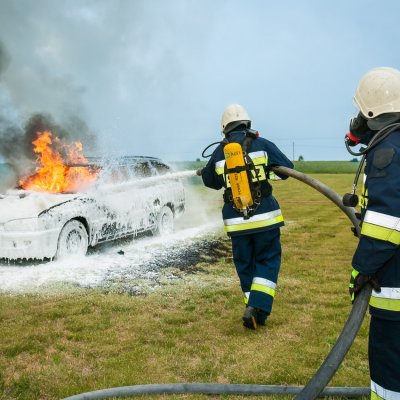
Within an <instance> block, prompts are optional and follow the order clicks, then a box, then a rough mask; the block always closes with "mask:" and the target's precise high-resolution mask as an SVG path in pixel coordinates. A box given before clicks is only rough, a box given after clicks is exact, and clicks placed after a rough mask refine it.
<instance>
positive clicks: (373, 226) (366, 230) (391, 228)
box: [361, 210, 400, 244]
mask: <svg viewBox="0 0 400 400" xmlns="http://www.w3.org/2000/svg"><path fill="white" fill-rule="evenodd" d="M399 231H400V218H398V217H393V216H391V215H388V214H383V213H379V212H376V211H370V210H367V212H366V213H365V217H364V221H363V224H362V228H361V234H362V235H365V236H369V237H372V238H374V239H379V240H384V241H386V242H391V243H394V244H400V232H399Z"/></svg>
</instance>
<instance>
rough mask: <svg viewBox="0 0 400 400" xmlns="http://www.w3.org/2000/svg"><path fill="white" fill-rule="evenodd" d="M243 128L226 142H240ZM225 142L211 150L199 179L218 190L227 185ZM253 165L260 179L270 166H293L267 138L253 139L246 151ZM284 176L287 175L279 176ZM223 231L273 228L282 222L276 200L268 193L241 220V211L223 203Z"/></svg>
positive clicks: (266, 175)
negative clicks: (252, 210) (250, 212)
mask: <svg viewBox="0 0 400 400" xmlns="http://www.w3.org/2000/svg"><path fill="white" fill-rule="evenodd" d="M245 137H246V131H244V130H238V131H233V132H230V133H229V134H228V135H227V139H228V141H229V142H236V143H240V144H243V141H244V139H245ZM223 147H224V145H222V144H220V145H219V146H218V147H217V148H216V149H215V151H214V152H213V154H212V156H211V158H210V160H209V161H208V163H207V165H206V166H205V168H204V169H203V172H202V178H203V182H204V184H205V186H207V187H209V188H212V189H216V190H219V189H221V188H226V183H225V173H224V172H225V170H224V166H225V157H224V153H223ZM247 153H248V155H249V156H250V157H251V159H252V161H253V163H254V165H255V167H256V168H257V169H258V175H259V180H260V181H262V180H265V181H266V180H267V179H269V178H270V175H272V173H270V172H269V170H270V168H271V167H273V166H278V165H281V166H284V167H288V168H293V163H292V162H291V161H290V160H289V159H288V158H287V157H286V156H285V155H284V154H283V153H282V152H281V151H280V150H279V149H278V148H277V147H276V146H275V144H273V143H272V142H270V141H269V140H266V139H263V138H260V137H259V138H256V139H253V140H252V142H251V144H250V146H249V148H248V151H247ZM280 178H281V179H286V178H287V176H286V175H283V176H280ZM222 217H223V219H224V224H225V230H226V232H227V234H228V235H229V236H239V235H244V234H248V233H254V232H262V231H267V230H270V229H276V228H279V227H280V226H282V225H283V217H282V213H281V210H280V208H279V204H278V202H277V201H276V199H275V198H274V197H273V196H272V195H269V196H267V197H263V198H262V201H261V203H260V205H259V207H258V208H257V210H256V212H255V213H254V215H252V216H251V217H250V218H249V219H244V218H243V214H242V213H240V212H239V211H237V210H235V208H234V207H233V204H232V203H225V204H224V207H223V209H222Z"/></svg>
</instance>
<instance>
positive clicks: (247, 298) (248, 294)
mask: <svg viewBox="0 0 400 400" xmlns="http://www.w3.org/2000/svg"><path fill="white" fill-rule="evenodd" d="M249 298H250V292H243V300H244V304H247V303H248V302H249Z"/></svg>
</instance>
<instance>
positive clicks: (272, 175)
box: [269, 171, 282, 181]
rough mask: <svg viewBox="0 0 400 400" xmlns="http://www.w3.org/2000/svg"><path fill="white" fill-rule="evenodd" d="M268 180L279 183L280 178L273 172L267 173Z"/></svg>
mask: <svg viewBox="0 0 400 400" xmlns="http://www.w3.org/2000/svg"><path fill="white" fill-rule="evenodd" d="M269 179H270V180H271V181H281V180H282V178H280V177H279V176H278V175H276V174H275V173H274V172H273V171H269Z"/></svg>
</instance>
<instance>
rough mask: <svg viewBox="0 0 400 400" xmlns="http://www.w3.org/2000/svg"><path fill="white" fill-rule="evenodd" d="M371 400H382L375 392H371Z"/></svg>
mask: <svg viewBox="0 0 400 400" xmlns="http://www.w3.org/2000/svg"><path fill="white" fill-rule="evenodd" d="M371 400H384V398H383V397H381V396H378V395H377V394H376V393H375V392H371Z"/></svg>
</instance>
